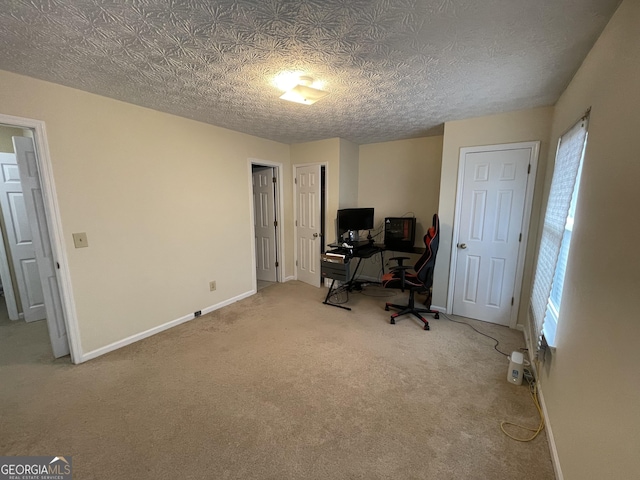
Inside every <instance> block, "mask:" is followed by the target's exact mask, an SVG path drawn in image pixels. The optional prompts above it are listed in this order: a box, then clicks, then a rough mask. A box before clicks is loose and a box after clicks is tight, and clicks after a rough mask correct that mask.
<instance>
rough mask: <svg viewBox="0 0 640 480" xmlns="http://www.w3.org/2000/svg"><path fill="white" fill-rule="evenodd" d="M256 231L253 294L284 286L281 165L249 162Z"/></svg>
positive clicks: (264, 161) (254, 229)
mask: <svg viewBox="0 0 640 480" xmlns="http://www.w3.org/2000/svg"><path fill="white" fill-rule="evenodd" d="M249 167H250V180H251V194H252V196H251V214H252V222H251V223H252V229H253V238H254V242H253V261H254V267H255V268H254V269H253V271H254V290H256V291H259V290H262V289H264V288H267V287H269V286H270V285H273V284H274V283H277V282H282V281H284V280H283V277H284V275H283V273H282V272H283V271H284V262H283V257H284V255H283V247H282V246H283V245H284V241H283V239H282V231H283V228H282V220H281V218H282V211H283V209H284V207H283V205H282V199H283V192H282V182H281V178H282V164H280V163H274V162H269V161H266V160H257V159H249Z"/></svg>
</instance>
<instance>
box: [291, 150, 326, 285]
mask: <svg viewBox="0 0 640 480" xmlns="http://www.w3.org/2000/svg"><path fill="white" fill-rule="evenodd" d="M313 165H320V168H322V167H324V191H325V196H324V204H323V205H321V210H322V211H321V214H322V213H324V218H323V221H324V229H325V231H324V232H322V234H321V236H320V239H321V241H322V245H323V246H325V247H326V245H327V243H326V242H325V238H324V236H325V234H326V230H327V218H326V217H327V204H328V202H329V198H328V197H329V195H328V192H329V163H328V162H311V163H296V164H294V165H292V169H293V259H294V260H293V261H294V265H295V268H294V269H293V277H294V280H298V265H297V264H296V262H297V261H298V226H297V225H296V219H297V218H298V185H297V184H296V183H295V182H296V178H297V177H298V175H297V173H296V169H297V168H298V167H311V166H313ZM320 188H322V185H320ZM320 285H321V286H322V282H320Z"/></svg>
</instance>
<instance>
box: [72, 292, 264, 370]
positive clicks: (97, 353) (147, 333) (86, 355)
mask: <svg viewBox="0 0 640 480" xmlns="http://www.w3.org/2000/svg"><path fill="white" fill-rule="evenodd" d="M255 293H256V290H249V291H248V292H245V293H241V294H240V295H237V296H235V297H232V298H229V299H227V300H225V301H223V302H220V303H216V304H215V305H211V306H209V307H206V308H203V309H202V310H201V311H202V314H203V315H206V314H207V313H211V312H213V311H214V310H218V309H219V308H222V307H226V306H227V305H230V304H232V303H235V302H238V301H240V300H242V299H244V298H247V297H250V296H251V295H253V294H255ZM194 318H196V317H195V316H194V314H193V313H190V314H189V315H185V316H184V317H180V318H176V319H175V320H171V321H170V322H167V323H163V324H162V325H158V326H157V327H153V328H150V329H149V330H145V331H144V332H140V333H136V334H135V335H131V336H130V337H127V338H123V339H122V340H118V341H117V342H113V343H111V344H109V345H106V346H104V347H100V348H97V349H95V350H92V351H90V352H87V353H83V354H82V355H81V357H80V361H79V362H78V363H83V362H86V361H87V360H92V359H94V358H96V357H100V356H101V355H104V354H106V353H109V352H113V351H114V350H117V349H119V348H122V347H126V346H127V345H131V344H132V343H135V342H137V341H139V340H143V339H145V338H147V337H150V336H152V335H155V334H156V333H160V332H164V331H165V330H168V329H170V328H173V327H176V326H178V325H180V324H182V323H185V322H188V321H189V320H193V319H194Z"/></svg>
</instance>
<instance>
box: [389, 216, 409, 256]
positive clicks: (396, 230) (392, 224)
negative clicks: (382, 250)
mask: <svg viewBox="0 0 640 480" xmlns="http://www.w3.org/2000/svg"><path fill="white" fill-rule="evenodd" d="M415 239H416V217H387V218H385V219H384V245H385V247H386V248H387V249H390V250H393V249H394V248H397V249H407V248H412V247H413V244H414V243H415Z"/></svg>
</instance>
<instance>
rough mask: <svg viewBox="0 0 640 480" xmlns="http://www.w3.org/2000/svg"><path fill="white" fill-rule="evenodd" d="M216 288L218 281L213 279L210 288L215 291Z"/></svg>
mask: <svg viewBox="0 0 640 480" xmlns="http://www.w3.org/2000/svg"><path fill="white" fill-rule="evenodd" d="M215 289H216V281H215V280H213V281H211V282H209V290H210V291H212V292H213V291H214V290H215Z"/></svg>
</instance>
